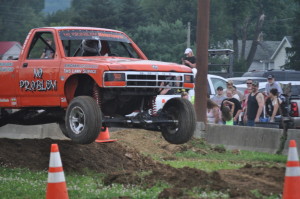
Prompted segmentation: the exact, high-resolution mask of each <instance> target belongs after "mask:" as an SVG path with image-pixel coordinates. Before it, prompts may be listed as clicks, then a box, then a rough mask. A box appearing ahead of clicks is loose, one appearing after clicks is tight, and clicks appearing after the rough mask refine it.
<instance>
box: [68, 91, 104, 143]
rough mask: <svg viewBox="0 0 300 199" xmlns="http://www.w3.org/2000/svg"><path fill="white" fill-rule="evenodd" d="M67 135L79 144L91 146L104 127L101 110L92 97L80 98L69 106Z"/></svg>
mask: <svg viewBox="0 0 300 199" xmlns="http://www.w3.org/2000/svg"><path fill="white" fill-rule="evenodd" d="M65 122H66V130H67V135H68V136H69V137H70V138H71V139H72V141H74V142H75V143H78V144H90V143H92V142H94V141H95V139H96V138H97V137H98V135H99V132H100V129H101V127H102V119H101V110H100V107H99V106H98V104H97V102H96V100H94V99H93V98H92V97H90V96H79V97H76V98H74V99H73V100H72V101H71V103H70V104H69V106H68V108H67V112H66V117H65Z"/></svg>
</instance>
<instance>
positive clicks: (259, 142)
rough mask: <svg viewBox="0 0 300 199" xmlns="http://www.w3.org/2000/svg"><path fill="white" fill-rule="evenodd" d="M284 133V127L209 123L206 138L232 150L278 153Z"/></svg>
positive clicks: (209, 141) (212, 142) (211, 142)
mask: <svg viewBox="0 0 300 199" xmlns="http://www.w3.org/2000/svg"><path fill="white" fill-rule="evenodd" d="M282 135H283V130H282V129H273V128H260V127H244V126H228V125H214V124H207V125H206V131H205V135H204V138H205V139H206V140H207V142H208V143H210V144H214V145H224V147H225V148H227V149H230V150H232V149H240V150H249V151H259V152H267V153H276V152H277V150H278V149H279V148H280V139H281V137H282Z"/></svg>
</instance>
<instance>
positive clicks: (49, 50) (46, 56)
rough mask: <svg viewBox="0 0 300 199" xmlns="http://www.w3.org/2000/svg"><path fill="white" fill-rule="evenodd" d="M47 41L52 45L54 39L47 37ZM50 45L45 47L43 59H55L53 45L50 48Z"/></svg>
mask: <svg viewBox="0 0 300 199" xmlns="http://www.w3.org/2000/svg"><path fill="white" fill-rule="evenodd" d="M46 42H47V43H48V45H49V46H51V47H52V40H50V39H47V40H46ZM49 46H46V47H45V48H44V50H43V53H42V55H41V58H42V59H53V57H54V51H53V47H52V48H50V47H49Z"/></svg>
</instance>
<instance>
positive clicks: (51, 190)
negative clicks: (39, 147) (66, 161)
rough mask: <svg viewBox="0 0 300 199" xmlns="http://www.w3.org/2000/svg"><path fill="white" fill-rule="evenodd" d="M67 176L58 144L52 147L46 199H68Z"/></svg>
mask: <svg viewBox="0 0 300 199" xmlns="http://www.w3.org/2000/svg"><path fill="white" fill-rule="evenodd" d="M68 198H69V196H68V191H67V185H66V180H65V175H64V171H63V167H62V163H61V158H60V153H59V150H58V145H57V144H52V145H51V153H50V162H49V171H48V185H47V193H46V199H68Z"/></svg>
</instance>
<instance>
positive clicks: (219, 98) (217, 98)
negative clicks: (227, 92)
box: [211, 86, 226, 107]
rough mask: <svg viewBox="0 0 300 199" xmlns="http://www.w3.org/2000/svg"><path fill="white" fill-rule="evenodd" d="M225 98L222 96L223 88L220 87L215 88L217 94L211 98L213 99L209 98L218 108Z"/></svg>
mask: <svg viewBox="0 0 300 199" xmlns="http://www.w3.org/2000/svg"><path fill="white" fill-rule="evenodd" d="M225 98H226V97H225V96H224V94H223V87H222V86H219V87H218V88H217V94H216V95H215V96H213V97H212V98H211V100H212V101H213V102H215V103H216V104H218V106H219V107H220V106H221V103H222V101H223V100H224V99H225Z"/></svg>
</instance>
